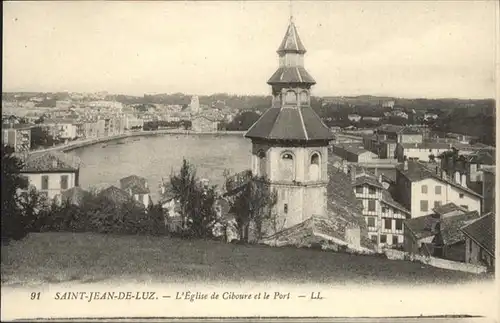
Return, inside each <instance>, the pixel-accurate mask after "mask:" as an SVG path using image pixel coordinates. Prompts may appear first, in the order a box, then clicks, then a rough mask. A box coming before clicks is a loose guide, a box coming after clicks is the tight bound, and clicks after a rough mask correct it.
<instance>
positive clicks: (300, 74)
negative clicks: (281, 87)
mask: <svg viewBox="0 0 500 323" xmlns="http://www.w3.org/2000/svg"><path fill="white" fill-rule="evenodd" d="M290 83H297V84H298V83H302V84H309V85H313V84H316V81H315V80H314V79H313V78H312V76H311V75H310V74H309V73H308V72H307V71H306V69H305V68H304V67H302V66H283V67H280V68H278V70H276V72H274V74H273V75H272V76H271V78H270V79H269V81H267V84H269V85H273V84H290Z"/></svg>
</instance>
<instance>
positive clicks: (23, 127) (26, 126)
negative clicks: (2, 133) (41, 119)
mask: <svg viewBox="0 0 500 323" xmlns="http://www.w3.org/2000/svg"><path fill="white" fill-rule="evenodd" d="M36 126H37V125H36V124H28V123H11V124H8V123H7V124H5V123H2V130H9V129H13V130H27V129H31V128H34V127H36Z"/></svg>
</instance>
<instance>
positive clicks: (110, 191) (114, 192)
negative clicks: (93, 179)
mask: <svg viewBox="0 0 500 323" xmlns="http://www.w3.org/2000/svg"><path fill="white" fill-rule="evenodd" d="M98 195H99V196H100V197H105V198H107V199H109V200H111V201H112V202H114V203H117V204H121V203H125V202H129V201H132V199H131V197H130V195H128V193H127V192H125V191H124V190H122V189H119V188H118V187H116V186H110V187H108V188H106V189H104V190H102V191H101V192H99V194H98Z"/></svg>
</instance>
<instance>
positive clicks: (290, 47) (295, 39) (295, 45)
mask: <svg viewBox="0 0 500 323" xmlns="http://www.w3.org/2000/svg"><path fill="white" fill-rule="evenodd" d="M277 52H278V53H280V54H281V53H299V54H304V53H305V52H306V48H305V47H304V45H303V44H302V41H301V40H300V37H299V34H298V33H297V28H296V27H295V24H294V23H293V21H291V20H290V24H289V25H288V29H287V30H286V34H285V37H284V38H283V41H282V42H281V45H280V47H279V48H278V51H277Z"/></svg>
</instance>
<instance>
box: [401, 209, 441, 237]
mask: <svg viewBox="0 0 500 323" xmlns="http://www.w3.org/2000/svg"><path fill="white" fill-rule="evenodd" d="M439 220H440V217H439V215H438V214H428V215H424V216H419V217H417V218H414V219H409V220H406V221H404V225H405V226H406V227H407V228H408V229H409V230H410V231H411V233H412V234H413V235H414V236H415V238H417V239H423V238H427V237H430V236H434V235H435V234H436V233H437V226H436V225H437V223H439Z"/></svg>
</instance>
